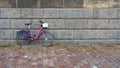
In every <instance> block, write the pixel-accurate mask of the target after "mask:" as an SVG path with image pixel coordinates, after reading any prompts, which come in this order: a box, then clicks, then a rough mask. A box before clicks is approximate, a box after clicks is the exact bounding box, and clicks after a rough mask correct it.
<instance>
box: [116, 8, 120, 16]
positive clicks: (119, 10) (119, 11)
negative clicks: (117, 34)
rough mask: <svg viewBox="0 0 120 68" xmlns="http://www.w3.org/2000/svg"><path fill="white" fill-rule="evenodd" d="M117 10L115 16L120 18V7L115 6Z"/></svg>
mask: <svg viewBox="0 0 120 68" xmlns="http://www.w3.org/2000/svg"><path fill="white" fill-rule="evenodd" d="M116 10H117V18H120V8H116Z"/></svg>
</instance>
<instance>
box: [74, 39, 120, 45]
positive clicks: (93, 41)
mask: <svg viewBox="0 0 120 68" xmlns="http://www.w3.org/2000/svg"><path fill="white" fill-rule="evenodd" d="M74 43H76V44H80V45H81V44H82V45H86V44H87V45H90V44H120V40H99V39H98V40H97V39H93V40H74Z"/></svg>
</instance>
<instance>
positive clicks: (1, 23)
mask: <svg viewBox="0 0 120 68" xmlns="http://www.w3.org/2000/svg"><path fill="white" fill-rule="evenodd" d="M0 28H10V20H9V19H0Z"/></svg>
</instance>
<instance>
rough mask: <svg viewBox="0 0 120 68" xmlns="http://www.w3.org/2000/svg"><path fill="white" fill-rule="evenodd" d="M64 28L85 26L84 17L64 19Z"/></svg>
mask: <svg viewBox="0 0 120 68" xmlns="http://www.w3.org/2000/svg"><path fill="white" fill-rule="evenodd" d="M65 24H66V28H71V29H81V28H87V20H84V19H66V20H65Z"/></svg>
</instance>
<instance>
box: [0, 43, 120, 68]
mask: <svg viewBox="0 0 120 68" xmlns="http://www.w3.org/2000/svg"><path fill="white" fill-rule="evenodd" d="M0 68H120V45H86V46H83V45H54V46H52V47H41V46H31V45H30V46H24V47H19V46H17V45H16V46H11V47H0Z"/></svg>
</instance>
